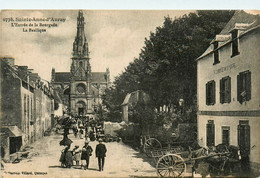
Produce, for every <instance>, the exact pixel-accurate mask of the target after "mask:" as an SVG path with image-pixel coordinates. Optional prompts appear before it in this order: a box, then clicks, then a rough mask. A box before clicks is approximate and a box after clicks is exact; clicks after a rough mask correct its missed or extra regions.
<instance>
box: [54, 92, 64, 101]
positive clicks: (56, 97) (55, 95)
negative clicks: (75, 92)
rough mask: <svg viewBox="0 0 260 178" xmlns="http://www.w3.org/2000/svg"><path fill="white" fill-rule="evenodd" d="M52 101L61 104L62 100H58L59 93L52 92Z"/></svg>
mask: <svg viewBox="0 0 260 178" xmlns="http://www.w3.org/2000/svg"><path fill="white" fill-rule="evenodd" d="M53 97H54V100H55V101H56V102H57V103H62V100H61V98H60V95H59V92H58V91H56V90H54V96H53Z"/></svg>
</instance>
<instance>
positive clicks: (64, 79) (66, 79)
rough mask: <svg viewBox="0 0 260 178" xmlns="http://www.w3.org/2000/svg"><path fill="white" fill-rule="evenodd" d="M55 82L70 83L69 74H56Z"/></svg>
mask: <svg viewBox="0 0 260 178" xmlns="http://www.w3.org/2000/svg"><path fill="white" fill-rule="evenodd" d="M55 82H70V72H56V73H55Z"/></svg>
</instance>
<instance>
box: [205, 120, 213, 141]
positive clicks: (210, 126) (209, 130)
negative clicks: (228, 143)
mask: <svg viewBox="0 0 260 178" xmlns="http://www.w3.org/2000/svg"><path fill="white" fill-rule="evenodd" d="M207 146H215V124H214V121H213V120H208V123H207Z"/></svg>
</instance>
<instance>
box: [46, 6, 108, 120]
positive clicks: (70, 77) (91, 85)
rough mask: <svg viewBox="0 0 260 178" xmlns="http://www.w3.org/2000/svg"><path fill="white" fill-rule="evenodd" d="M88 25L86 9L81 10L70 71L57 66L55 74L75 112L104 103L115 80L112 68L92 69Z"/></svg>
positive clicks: (58, 88) (65, 102)
mask: <svg viewBox="0 0 260 178" xmlns="http://www.w3.org/2000/svg"><path fill="white" fill-rule="evenodd" d="M84 25H85V22H84V16H83V12H82V11H79V13H78V17H77V34H76V37H75V40H74V43H73V51H72V57H71V67H70V72H56V71H55V69H54V68H53V69H52V74H51V84H52V86H53V87H54V89H55V90H56V91H58V93H59V95H60V97H61V100H62V104H63V105H65V106H67V108H68V110H69V112H70V113H71V114H73V115H87V114H93V113H94V112H95V110H96V108H97V107H98V106H99V105H100V104H102V98H101V96H102V95H103V94H104V92H105V89H106V88H108V87H109V86H110V84H111V82H110V72H109V69H108V68H107V69H106V71H105V72H92V71H91V66H90V57H89V48H88V42H87V38H86V36H85V32H84Z"/></svg>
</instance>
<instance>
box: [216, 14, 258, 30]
mask: <svg viewBox="0 0 260 178" xmlns="http://www.w3.org/2000/svg"><path fill="white" fill-rule="evenodd" d="M259 22H260V16H259V15H253V14H249V13H246V12H245V11H243V10H239V11H236V12H235V14H234V15H233V17H232V18H231V19H230V20H229V22H228V23H227V24H226V26H225V27H224V28H223V30H222V31H221V32H220V34H221V35H227V34H229V32H230V30H231V29H232V28H234V26H235V24H236V23H244V24H251V25H250V28H253V27H254V26H257V25H259Z"/></svg>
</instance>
